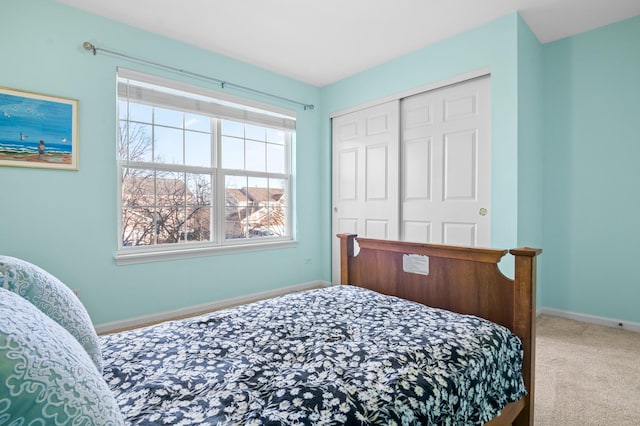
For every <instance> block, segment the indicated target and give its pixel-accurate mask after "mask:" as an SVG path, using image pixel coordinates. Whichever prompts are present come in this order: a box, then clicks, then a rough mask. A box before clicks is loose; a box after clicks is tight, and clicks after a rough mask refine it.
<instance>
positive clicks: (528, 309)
mask: <svg viewBox="0 0 640 426" xmlns="http://www.w3.org/2000/svg"><path fill="white" fill-rule="evenodd" d="M338 238H340V253H341V254H340V281H341V283H342V284H350V285H355V286H359V287H366V288H369V289H371V290H374V291H377V292H379V293H384V294H388V295H392V296H398V297H402V298H404V299H408V300H413V301H416V302H420V303H423V304H425V305H429V306H433V307H437V308H443V309H447V310H450V311H454V312H459V313H462V314H470V315H476V316H479V317H482V318H486V319H488V320H490V321H493V322H495V323H498V324H501V325H503V326H505V327H507V328H509V329H511V330H512V331H513V332H514V334H516V335H517V336H518V337H519V338H520V339H521V340H522V343H523V349H524V363H523V368H522V375H523V378H524V382H525V386H526V387H527V391H528V395H527V397H526V398H525V400H524V407H523V408H522V411H520V413H519V415H518V417H517V418H516V419H515V421H514V424H517V425H532V424H533V399H534V384H535V381H534V366H535V305H536V302H535V294H536V285H535V283H536V256H537V255H538V254H540V253H541V252H542V250H539V249H532V248H519V249H513V250H496V249H484V248H475V247H456V246H446V245H436V244H420V243H409V242H400V241H389V240H375V239H368V238H357V236H356V235H354V234H338ZM356 240H357V244H358V248H359V252H358V253H357V255H354V253H355V251H356V250H357V248H356V247H355V242H356ZM507 253H511V254H512V255H513V256H514V257H515V277H514V279H510V278H507V277H506V276H504V275H503V274H502V272H500V270H499V269H498V265H497V264H498V262H500V259H502V257H503V256H505V255H506V254H507ZM411 254H413V255H421V256H427V257H428V275H425V274H424V273H413V272H405V270H404V266H403V259H404V258H405V255H411ZM415 259H416V260H418V264H420V263H422V262H425V263H426V258H419V257H418V258H415ZM409 260H412V259H411V258H410V259H409Z"/></svg>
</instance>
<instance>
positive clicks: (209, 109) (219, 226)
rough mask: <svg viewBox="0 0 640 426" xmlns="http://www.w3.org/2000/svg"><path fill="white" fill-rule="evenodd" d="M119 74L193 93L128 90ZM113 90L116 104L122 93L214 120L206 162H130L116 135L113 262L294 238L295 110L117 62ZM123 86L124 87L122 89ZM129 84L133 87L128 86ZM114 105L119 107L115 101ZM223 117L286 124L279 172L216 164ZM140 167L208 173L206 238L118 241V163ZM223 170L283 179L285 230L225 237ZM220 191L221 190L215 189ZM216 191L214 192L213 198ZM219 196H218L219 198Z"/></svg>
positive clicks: (266, 245) (250, 247)
mask: <svg viewBox="0 0 640 426" xmlns="http://www.w3.org/2000/svg"><path fill="white" fill-rule="evenodd" d="M122 80H133V81H135V82H141V83H148V84H150V85H154V86H160V87H162V88H166V89H169V90H171V89H174V90H177V91H180V92H185V93H188V94H189V95H193V98H189V99H185V98H184V97H182V96H172V95H171V94H167V93H165V92H158V91H154V90H152V89H150V90H145V89H140V90H139V91H138V93H135V94H133V95H131V94H130V92H129V90H130V89H129V88H126V89H125V86H126V84H125V83H123V84H121V83H120V82H121V81H122ZM117 84H118V86H117V87H118V93H117V96H116V98H117V101H118V102H116V105H119V104H120V100H121V98H123V97H128V98H129V99H133V100H134V102H136V101H137V102H140V103H146V104H149V105H155V106H159V107H163V108H173V109H176V110H181V111H187V112H192V113H196V114H200V115H208V116H211V117H212V120H213V121H214V122H215V123H216V124H215V125H214V126H212V137H213V138H214V139H215V144H212V148H213V149H212V157H213V158H212V164H213V166H212V168H204V169H201V168H198V167H192V166H181V165H172V164H162V163H155V162H151V163H145V162H131V161H127V160H122V159H120V158H119V154H118V146H119V143H120V142H119V141H118V140H116V161H117V167H118V173H117V182H118V183H117V188H118V193H117V200H118V201H117V219H118V220H117V223H118V227H117V228H118V247H117V250H116V254H115V260H116V263H117V264H119V265H122V264H131V263H141V262H152V261H161V260H168V259H181V258H191V257H197V256H209V255H214V254H227V253H233V252H245V251H254V250H265V249H274V248H285V247H293V246H295V245H296V240H295V228H294V226H293V224H294V217H295V200H294V196H293V194H294V191H293V187H294V184H293V176H294V173H293V170H292V167H293V164H294V162H293V159H292V152H293V144H294V143H295V112H294V111H291V110H288V109H284V108H278V107H274V106H272V105H265V104H262V103H259V102H256V101H251V100H247V99H244V98H239V97H236V96H232V95H229V94H226V93H220V92H217V91H213V90H209V89H205V88H201V87H196V86H192V85H189V84H186V83H182V82H177V81H173V80H167V79H164V78H160V77H157V76H151V75H148V74H144V73H140V72H137V71H132V70H128V69H123V68H119V69H118V70H117ZM123 90H126V92H123ZM134 90H135V88H134ZM118 108H119V107H118ZM116 117H117V118H116V128H117V129H118V132H117V135H118V136H117V138H116V139H118V138H119V126H120V116H119V113H118V111H117V114H116ZM224 119H229V120H232V121H240V122H245V123H250V124H256V125H263V126H265V127H275V128H280V129H283V130H286V131H287V132H290V133H287V135H288V136H287V140H286V142H285V156H286V158H287V161H286V165H285V173H269V172H254V171H250V170H232V169H223V168H222V167H221V159H220V155H219V153H220V152H221V148H222V137H221V126H220V125H219V123H220V120H224ZM126 166H129V167H134V168H142V169H146V170H162V171H179V172H185V171H186V172H197V173H199V172H206V173H207V174H209V173H211V178H212V198H213V199H212V200H211V206H212V209H211V210H212V212H211V216H212V217H211V223H212V227H211V240H210V241H207V242H189V243H170V244H154V245H148V246H133V247H125V246H123V239H122V237H123V234H122V232H123V229H122V228H123V224H122V210H123V205H122V182H121V179H120V176H121V171H122V168H123V167H126ZM227 175H236V176H238V175H239V176H248V177H257V178H267V177H268V178H275V179H283V180H285V182H286V188H285V196H286V197H288V199H287V201H286V203H287V209H286V219H285V220H286V224H285V226H286V230H285V236H283V237H265V238H246V239H230V240H227V239H226V238H225V226H224V223H225V204H226V203H225V202H224V197H225V195H224V194H225V177H226V176H227ZM216 194H222V195H216ZM216 197H217V198H216ZM220 199H222V202H220Z"/></svg>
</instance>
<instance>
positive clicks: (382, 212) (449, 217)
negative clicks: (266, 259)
mask: <svg viewBox="0 0 640 426" xmlns="http://www.w3.org/2000/svg"><path fill="white" fill-rule="evenodd" d="M490 91H491V88H490V77H489V76H483V77H480V78H474V79H472V80H467V81H463V82H460V83H456V84H453V85H448V86H445V87H441V88H438V89H434V90H429V91H425V92H422V93H417V94H413V95H410V96H406V97H403V98H401V99H396V100H391V101H388V102H385V103H381V104H379V105H375V106H370V107H367V108H363V109H360V110H356V111H353V112H349V113H347V114H343V115H339V116H336V117H334V118H333V187H332V201H333V220H332V264H333V267H332V280H333V282H334V283H337V282H339V279H340V259H339V248H340V247H339V243H338V239H337V238H335V234H337V233H343V232H349V233H356V234H358V235H359V236H362V237H368V238H380V239H392V240H394V239H400V240H405V241H414V242H425V243H436V244H452V245H463V246H482V247H489V246H490V245H491V244H490V243H491V209H490V205H491V100H490Z"/></svg>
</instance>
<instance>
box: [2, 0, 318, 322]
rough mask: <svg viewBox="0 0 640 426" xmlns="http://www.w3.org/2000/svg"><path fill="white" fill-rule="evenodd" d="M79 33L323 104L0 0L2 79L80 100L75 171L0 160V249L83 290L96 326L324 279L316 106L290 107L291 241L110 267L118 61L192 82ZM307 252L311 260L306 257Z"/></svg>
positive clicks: (86, 17)
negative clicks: (293, 133)
mask: <svg viewBox="0 0 640 426" xmlns="http://www.w3.org/2000/svg"><path fill="white" fill-rule="evenodd" d="M85 40H88V41H91V42H93V43H95V44H96V45H98V46H102V47H105V48H108V49H112V50H116V51H122V52H126V53H128V54H131V55H134V56H140V57H143V58H146V59H149V60H152V61H155V62H160V63H165V64H168V65H171V66H174V67H180V68H184V69H187V70H189V71H192V72H196V73H200V74H205V75H211V76H214V77H217V78H220V79H224V80H229V81H231V82H234V83H237V84H241V85H245V86H250V87H253V88H255V89H258V90H263V91H268V92H272V93H275V94H277V95H279V96H284V97H287V98H293V99H297V100H301V101H303V102H308V103H314V104H318V102H319V94H320V90H319V89H318V88H316V87H313V86H309V85H306V84H302V83H300V82H297V81H294V80H290V79H287V78H285V77H282V76H280V75H276V74H273V73H269V72H266V71H264V70H261V69H259V68H256V67H252V66H249V65H247V64H244V63H241V62H238V61H234V60H231V59H228V58H226V57H223V56H219V55H216V54H213V53H211V52H207V51H204V50H200V49H197V48H195V47H192V46H188V45H185V44H182V43H179V42H176V41H172V40H169V39H166V38H163V37H160V36H158V35H154V34H150V33H148V32H144V31H141V30H137V29H133V28H131V27H129V26H125V25H121V24H119V23H116V22H113V21H110V20H107V19H103V18H101V17H98V16H95V15H92V14H88V13H85V12H82V11H79V10H77V9H73V8H70V7H67V6H65V5H62V4H58V3H56V2H54V1H52V0H29V1H22V0H3V2H2V11H1V12H0V58H1V59H0V61H1V63H2V66H1V67H0V86H5V87H10V88H14V89H21V90H26V91H31V92H38V93H44V94H49V95H56V96H62V97H67V98H74V99H78V100H79V105H80V106H79V117H80V118H79V121H80V129H79V130H80V134H79V140H80V148H79V152H80V159H79V164H80V170H79V171H60V170H42V169H27V168H12V167H0V185H1V186H0V188H1V190H0V192H1V195H0V253H3V254H6V255H13V256H17V257H21V258H24V259H26V260H29V261H32V262H34V263H36V264H38V265H40V266H42V267H44V268H45V269H47V270H49V271H51V272H52V273H53V274H54V275H56V276H58V277H59V278H60V279H62V280H63V281H64V282H65V283H67V285H69V286H70V287H72V288H77V289H79V290H80V292H81V299H82V301H83V302H84V303H85V305H86V306H87V309H88V310H89V313H90V314H91V317H92V319H93V321H94V322H95V323H97V324H102V323H105V322H110V321H115V320H120V319H125V318H131V317H136V316H141V315H147V314H150V313H155V312H162V311H168V310H174V309H178V308H182V307H186V306H192V305H197V304H202V303H207V302H210V301H216V300H222V299H225V298H229V297H236V296H239V295H245V294H250V293H255V292H260V291H266V290H270V289H274V288H281V287H286V286H289V285H296V284H301V283H306V282H311V281H316V280H321V279H323V280H329V270H328V267H327V262H328V256H327V255H326V254H325V253H326V251H327V250H328V246H327V245H326V244H325V243H323V242H322V241H323V240H326V238H325V237H324V236H325V235H326V233H327V232H328V224H327V223H328V222H327V221H328V218H327V217H324V216H323V210H324V209H325V208H326V201H325V200H322V199H320V198H319V197H318V196H317V194H318V193H319V192H320V191H322V189H323V184H322V182H321V181H320V179H319V178H318V176H320V175H321V173H323V171H324V169H326V167H327V165H326V162H323V161H318V158H320V156H321V154H320V152H321V149H322V143H321V142H322V141H321V140H320V138H319V135H318V132H317V129H318V128H319V127H320V124H319V123H320V119H319V117H320V114H319V112H318V111H303V110H302V109H298V110H297V117H298V121H297V147H296V157H295V162H296V164H297V174H296V176H295V183H296V197H297V199H296V201H297V209H298V222H297V227H298V229H297V236H298V245H297V247H295V248H288V249H280V250H272V251H261V252H253V253H244V254H228V255H219V256H208V257H200V258H194V259H188V260H174V261H167V262H155V263H144V264H137V265H127V266H116V265H115V263H114V258H113V256H114V253H115V251H116V249H117V235H116V234H117V219H116V218H117V207H116V200H117V197H118V195H117V188H116V184H117V181H116V179H117V178H116V176H117V173H116V162H115V152H116V151H115V144H116V115H115V114H116V108H115V93H116V86H115V82H116V80H115V72H116V67H118V66H123V67H127V68H131V69H135V70H139V71H143V72H148V73H152V74H157V75H160V76H164V77H168V78H173V79H179V80H184V81H187V82H190V81H189V80H188V79H185V78H184V77H181V76H179V75H172V74H170V73H169V74H167V73H163V72H160V70H159V69H153V68H149V67H146V66H141V65H138V64H135V63H131V62H128V61H126V60H122V59H118V58H115V57H113V56H109V55H106V54H100V53H99V54H98V55H97V56H95V57H94V56H92V55H91V54H90V53H89V52H87V51H85V50H83V48H82V43H83V42H84V41H85ZM191 83H195V82H191ZM197 83H198V84H201V85H204V83H203V82H197ZM229 93H233V92H230V91H229ZM235 94H240V93H235ZM242 96H245V97H247V96H249V95H247V94H242ZM255 99H256V100H259V101H264V102H269V101H268V100H266V99H259V98H255ZM279 106H283V107H291V105H286V104H282V105H279ZM319 241H320V243H318V242H319ZM305 258H311V260H312V263H311V264H310V265H309V264H305V263H304V262H303V259H305Z"/></svg>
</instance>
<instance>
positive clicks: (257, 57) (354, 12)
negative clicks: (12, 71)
mask: <svg viewBox="0 0 640 426" xmlns="http://www.w3.org/2000/svg"><path fill="white" fill-rule="evenodd" d="M58 1H59V2H60V3H65V4H68V5H70V6H74V7H77V8H80V9H84V10H87V11H89V12H93V13H96V14H98V15H102V16H105V17H107V18H110V19H113V20H116V21H121V22H124V23H127V24H129V25H132V26H135V27H139V28H143V29H145V30H148V31H150V32H153V33H158V34H162V35H164V36H166V37H170V38H173V39H176V40H180V41H183V42H185V43H189V44H192V45H195V46H198V47H201V48H204V49H208V50H211V51H214V52H217V53H220V54H222V55H225V56H229V57H231V58H234V59H238V60H240V61H244V62H247V63H250V64H253V65H256V66H259V67H262V68H265V69H268V70H271V71H273V72H276V73H279V74H282V75H285V76H288V77H291V78H294V79H297V80H300V81H303V82H306V83H309V84H312V85H315V86H324V85H327V84H330V83H333V82H335V81H337V80H340V79H342V78H345V77H348V76H350V75H353V74H355V73H358V72H360V71H363V70H365V69H367V68H370V67H372V66H375V65H379V64H382V63H384V62H387V61H389V60H391V59H393V58H396V57H399V56H402V55H404V54H406V53H409V52H412V51H414V50H417V49H420V48H422V47H425V46H427V45H430V44H432V43H435V42H437V41H439V40H442V39H445V38H447V37H450V36H452V35H454V34H457V33H461V32H463V31H466V30H468V29H471V28H474V27H476V26H478V25H481V24H483V23H486V22H489V21H491V20H493V19H496V18H499V17H501V16H504V15H506V14H509V13H512V12H514V11H519V12H520V14H521V16H522V17H523V18H524V20H525V21H526V22H527V24H528V25H529V26H530V27H531V29H532V30H533V32H534V33H535V34H536V36H537V37H538V39H539V40H540V42H542V43H547V42H550V41H554V40H558V39H561V38H564V37H567V36H571V35H574V34H578V33H581V32H584V31H587V30H590V29H593V28H597V27H600V26H602V25H606V24H610V23H613V22H617V21H620V20H623V19H626V18H630V17H633V16H637V15H640V0H322V1H320V0H316V1H312V0H181V1H177V0H135V1H132V0H108V1H104V0H58ZM86 37H87V38H91V34H87V35H86ZM104 47H105V48H108V46H104Z"/></svg>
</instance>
